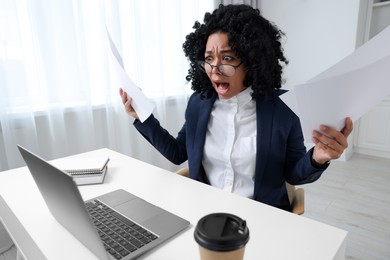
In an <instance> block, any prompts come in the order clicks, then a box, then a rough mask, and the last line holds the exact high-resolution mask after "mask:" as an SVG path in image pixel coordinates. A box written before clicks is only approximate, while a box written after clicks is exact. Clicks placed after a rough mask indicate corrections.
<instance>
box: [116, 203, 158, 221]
mask: <svg viewBox="0 0 390 260" xmlns="http://www.w3.org/2000/svg"><path fill="white" fill-rule="evenodd" d="M115 209H116V210H118V211H119V212H120V213H122V214H123V215H125V216H126V217H128V218H130V219H132V220H134V221H136V222H138V223H142V222H144V221H145V220H148V219H150V218H153V217H154V216H156V215H157V214H159V213H161V212H163V210H162V209H160V208H159V207H157V206H154V205H152V204H150V203H148V202H146V201H144V200H142V199H138V198H137V199H133V200H131V201H128V202H125V203H123V204H121V205H118V206H116V207H115Z"/></svg>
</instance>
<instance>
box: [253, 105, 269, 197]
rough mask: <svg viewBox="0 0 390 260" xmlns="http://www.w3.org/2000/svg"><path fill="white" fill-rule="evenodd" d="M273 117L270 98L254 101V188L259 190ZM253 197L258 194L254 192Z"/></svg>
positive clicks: (267, 152) (267, 153) (266, 157)
mask: <svg viewBox="0 0 390 260" xmlns="http://www.w3.org/2000/svg"><path fill="white" fill-rule="evenodd" d="M273 117H274V104H273V102H272V99H271V98H269V97H266V98H265V99H264V100H263V101H258V102H257V103H256V119H257V141H256V144H257V145H256V170H255V190H254V192H255V193H256V192H261V190H262V189H261V188H259V187H260V186H259V185H261V182H262V179H263V176H264V174H265V167H266V164H267V161H268V155H269V152H270V149H271V140H272V138H271V137H272V128H273ZM254 195H255V197H257V196H258V194H254Z"/></svg>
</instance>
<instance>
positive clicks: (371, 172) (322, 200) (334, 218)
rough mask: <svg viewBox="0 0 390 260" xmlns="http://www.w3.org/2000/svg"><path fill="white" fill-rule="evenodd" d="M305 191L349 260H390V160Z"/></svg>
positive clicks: (360, 165)
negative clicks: (342, 240) (340, 234)
mask: <svg viewBox="0 0 390 260" xmlns="http://www.w3.org/2000/svg"><path fill="white" fill-rule="evenodd" d="M303 188H304V189H305V214H304V215H303V216H304V217H307V218H311V219H315V220H318V221H320V222H323V223H327V224H330V225H332V226H335V227H338V228H341V229H344V230H346V231H348V237H347V252H346V259H359V260H378V259H379V260H387V259H390V160H386V159H380V158H375V157H368V156H362V155H357V154H355V155H353V156H352V158H351V159H350V160H348V161H347V162H341V161H334V162H332V164H331V165H330V167H329V169H328V170H327V171H326V172H325V173H324V174H323V175H322V177H321V178H320V179H319V180H318V181H317V182H315V183H312V184H308V185H304V186H303ZM324 246H326V245H324ZM3 259H5V260H14V259H16V253H15V249H14V248H13V250H11V251H8V252H6V253H5V254H2V255H0V260H3Z"/></svg>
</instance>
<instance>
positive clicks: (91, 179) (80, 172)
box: [52, 157, 110, 185]
mask: <svg viewBox="0 0 390 260" xmlns="http://www.w3.org/2000/svg"><path fill="white" fill-rule="evenodd" d="M109 161H110V158H108V157H82V158H73V157H71V158H65V159H63V160H60V161H55V162H54V163H52V165H53V166H54V167H56V168H58V169H62V170H63V171H64V172H66V173H68V174H70V175H71V176H72V177H73V180H74V182H75V183H76V184H77V185H87V184H100V183H103V182H104V178H105V177H106V173H107V170H108V162H109Z"/></svg>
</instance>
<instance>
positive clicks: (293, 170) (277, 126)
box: [134, 91, 326, 211]
mask: <svg viewBox="0 0 390 260" xmlns="http://www.w3.org/2000/svg"><path fill="white" fill-rule="evenodd" d="M280 93H281V91H276V92H275V93H273V94H272V95H268V96H266V97H265V98H264V100H262V101H257V103H256V114H257V115H256V118H257V147H256V149H257V154H256V170H255V177H254V182H255V187H254V197H253V199H255V200H257V201H260V202H263V203H266V204H269V205H272V206H275V207H278V208H281V209H285V210H289V211H291V206H290V203H289V200H288V196H287V191H286V186H285V181H287V182H289V183H290V184H293V185H299V184H304V183H310V182H314V181H316V180H317V179H318V178H319V177H320V176H321V174H322V172H323V171H324V170H325V169H326V168H321V169H319V168H317V167H315V166H313V165H312V161H311V156H312V149H311V150H310V151H308V152H306V147H305V146H304V143H303V135H302V130H301V124H300V121H299V118H298V116H297V115H295V113H294V112H293V111H292V110H291V109H290V108H289V107H288V106H287V105H286V104H285V103H284V102H283V101H282V100H281V99H280V98H279V94H280ZM215 100H216V95H214V96H213V97H212V98H210V99H204V98H201V95H200V94H198V93H194V94H192V96H191V97H190V99H189V101H188V104H187V109H186V112H185V123H184V125H183V127H182V128H181V130H180V131H179V133H178V135H177V137H176V138H175V137H173V136H172V135H171V134H170V133H169V132H168V131H167V130H165V129H164V128H163V127H161V125H160V123H159V121H158V120H157V119H156V118H155V117H154V116H153V115H151V116H150V117H149V118H148V119H147V120H145V121H144V122H143V123H141V122H140V121H138V120H136V121H135V122H134V126H135V127H136V129H137V130H138V131H139V132H140V133H141V134H142V135H143V136H144V137H145V138H146V139H147V140H148V141H149V142H150V143H151V144H152V145H153V146H154V147H155V148H156V149H157V150H158V151H159V152H160V153H161V154H162V155H164V156H165V157H166V158H167V159H168V160H169V161H171V162H172V163H174V164H181V163H183V162H185V161H186V160H188V166H189V171H190V177H191V178H192V179H195V180H198V181H202V182H205V183H208V180H207V176H206V175H205V173H204V169H203V166H202V157H203V146H204V143H205V138H206V130H207V125H208V121H209V117H210V113H211V109H212V107H213V104H214V102H215Z"/></svg>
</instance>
